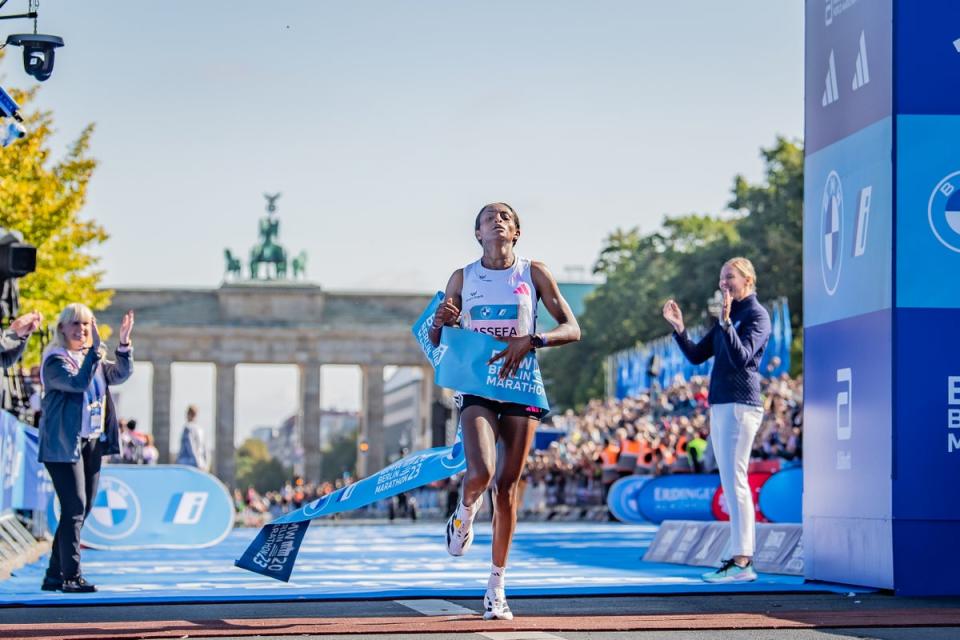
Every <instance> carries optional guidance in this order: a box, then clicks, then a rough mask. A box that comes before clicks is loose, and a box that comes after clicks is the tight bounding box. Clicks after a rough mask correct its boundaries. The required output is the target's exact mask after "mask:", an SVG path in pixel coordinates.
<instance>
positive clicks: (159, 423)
mask: <svg viewBox="0 0 960 640" xmlns="http://www.w3.org/2000/svg"><path fill="white" fill-rule="evenodd" d="M265 197H266V199H267V203H268V204H267V215H266V216H264V217H263V218H261V220H260V223H259V236H260V242H259V243H258V244H257V245H255V246H254V247H253V249H252V251H251V252H250V259H249V280H243V279H242V278H243V269H242V264H241V262H240V260H239V259H238V258H236V257H234V255H233V254H232V253H231V252H230V250H229V249H228V250H226V251H225V258H226V273H225V278H224V283H223V284H222V285H221V286H220V287H219V288H217V289H207V290H198V289H116V290H115V293H114V296H113V300H112V302H111V305H110V307H109V308H107V309H105V310H103V311H100V312H98V314H97V316H98V319H99V320H100V321H101V322H104V323H107V324H110V325H112V326H119V324H120V317H121V315H122V314H123V313H124V312H125V311H127V310H128V309H133V310H134V311H135V312H136V317H137V327H136V333H135V344H134V348H135V350H136V356H135V357H136V359H137V361H139V362H143V361H148V362H150V363H152V365H153V387H152V397H153V437H154V439H155V441H156V446H157V448H158V449H159V451H160V462H169V461H170V401H171V397H170V394H171V365H172V364H173V363H174V362H203V363H213V364H214V366H215V367H216V403H215V417H214V425H215V429H214V431H215V433H214V437H215V449H216V450H215V455H214V468H213V471H214V473H216V475H217V476H218V477H219V478H220V479H221V480H222V481H223V482H224V483H226V484H227V485H230V486H233V484H234V479H235V471H236V470H235V462H234V454H235V444H234V431H235V416H234V411H235V406H236V367H237V365H239V364H295V365H297V367H298V368H299V370H300V385H299V386H300V390H299V405H300V406H299V415H298V418H299V420H298V429H299V430H300V434H299V435H300V442H301V443H302V445H303V458H304V476H305V479H306V480H307V481H308V482H316V481H317V480H319V479H320V471H321V462H322V460H321V451H320V416H321V407H320V368H321V367H322V366H323V365H359V367H360V369H361V372H362V390H363V391H362V400H361V402H362V412H363V417H362V420H361V427H360V437H361V439H363V440H365V441H366V442H367V443H368V445H369V448H368V450H367V452H366V454H365V455H364V454H361V455H358V457H357V473H358V474H359V475H360V476H361V477H363V476H366V475H369V474H370V473H372V472H374V471H377V470H379V469H381V468H382V467H383V466H384V464H385V460H386V456H385V453H386V452H385V451H384V438H383V418H384V385H383V374H384V367H386V366H390V365H396V366H404V367H421V368H423V369H424V372H423V373H424V376H423V380H424V381H425V382H424V384H422V385H421V392H420V403H421V407H420V411H419V415H420V424H418V425H416V428H417V430H418V431H419V433H418V434H417V435H418V436H419V440H420V442H421V443H423V444H425V445H432V442H431V435H432V429H431V426H432V425H431V424H430V423H429V422H430V416H431V407H432V403H433V400H434V397H435V394H437V393H438V392H439V389H438V388H437V387H435V386H434V385H433V384H432V383H430V382H429V381H431V380H432V379H433V370H432V368H431V367H430V365H429V364H428V363H427V361H426V359H425V358H424V357H423V354H422V352H421V351H420V348H419V346H418V345H417V342H416V340H414V338H413V335H412V333H411V330H410V329H411V326H412V325H413V323H414V321H415V320H416V319H417V317H419V315H420V313H421V312H422V311H423V309H424V308H425V307H426V306H427V304H428V303H429V302H430V300H431V297H432V296H431V295H426V294H424V295H417V294H392V293H371V292H336V293H334V292H328V291H324V290H323V289H321V288H320V287H319V286H318V285H315V284H309V283H306V282H304V281H302V280H296V279H289V278H288V276H287V252H286V250H285V249H284V248H283V247H282V246H281V245H279V244H278V243H277V238H278V235H279V221H278V220H277V218H276V217H274V215H273V214H274V213H275V211H276V205H275V203H276V200H277V198H279V197H280V194H275V195H265ZM264 265H265V266H266V268H267V271H266V274H265V276H261V274H260V267H261V266H264ZM305 265H306V253H305V252H302V251H301V252H300V254H299V255H298V256H296V257H295V258H293V260H292V267H293V269H292V270H293V274H292V275H293V278H297V277H303V276H304V275H305ZM271 267H273V270H272V272H271V269H270V268H271ZM261 278H262V279H261ZM415 441H416V440H415Z"/></svg>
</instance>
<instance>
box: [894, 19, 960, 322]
mask: <svg viewBox="0 0 960 640" xmlns="http://www.w3.org/2000/svg"><path fill="white" fill-rule="evenodd" d="M957 32H958V36H960V26H958V27H957ZM956 64H957V69H958V73H960V53H958V54H957V63H956ZM955 77H956V75H955ZM958 148H960V116H899V117H897V267H896V271H897V306H898V307H935V308H951V309H956V308H960V278H957V277H956V274H957V273H960V154H958V153H957V149H958Z"/></svg>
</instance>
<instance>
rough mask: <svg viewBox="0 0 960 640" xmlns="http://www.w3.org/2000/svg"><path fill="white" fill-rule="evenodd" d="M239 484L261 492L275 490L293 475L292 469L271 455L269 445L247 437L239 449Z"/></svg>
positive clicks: (242, 487) (237, 453) (237, 456)
mask: <svg viewBox="0 0 960 640" xmlns="http://www.w3.org/2000/svg"><path fill="white" fill-rule="evenodd" d="M236 458H237V486H238V487H240V488H241V489H246V488H247V487H251V486H252V487H253V488H254V489H256V490H257V491H258V492H260V493H264V492H266V491H275V490H277V489H279V488H280V487H282V486H283V484H284V483H285V482H286V481H287V480H290V479H291V478H292V477H293V473H292V471H291V470H290V469H289V468H287V467H285V466H283V463H281V462H280V461H279V460H276V459H274V458H272V457H270V452H269V451H268V450H267V445H266V444H265V443H264V442H263V441H262V440H258V439H256V438H247V439H246V440H244V441H243V444H242V445H240V447H239V448H238V449H237V452H236Z"/></svg>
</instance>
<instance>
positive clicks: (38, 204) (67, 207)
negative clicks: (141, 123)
mask: <svg viewBox="0 0 960 640" xmlns="http://www.w3.org/2000/svg"><path fill="white" fill-rule="evenodd" d="M0 55H2V52H0ZM36 92H37V88H36V87H34V88H32V89H29V90H25V91H24V90H16V89H14V90H11V91H10V95H11V96H12V97H13V98H14V100H16V101H17V102H18V103H19V104H20V106H21V107H22V109H21V112H22V113H23V114H24V121H25V126H26V129H27V136H26V137H25V138H22V139H20V140H19V141H17V142H16V143H14V144H12V145H10V146H9V147H6V148H4V149H0V226H3V227H5V228H7V229H11V230H16V231H19V232H21V233H22V234H23V236H24V240H25V241H26V242H29V243H30V244H33V245H35V246H36V247H37V269H36V271H35V272H33V273H32V274H29V275H27V276H25V277H23V278H22V279H21V280H20V296H21V300H20V306H21V310H22V311H29V310H33V309H36V310H38V311H40V312H41V313H43V315H44V318H45V320H46V321H47V322H51V323H52V322H54V321H55V320H56V317H57V315H58V314H59V313H60V311H61V310H62V309H63V308H64V307H65V306H66V305H67V304H69V303H71V302H82V303H84V304H86V305H87V306H89V307H90V308H91V309H94V310H97V309H103V308H104V307H106V306H107V305H108V304H109V303H110V298H111V296H112V294H113V292H112V291H109V290H105V289H99V288H98V286H99V284H100V281H101V279H102V277H103V272H102V271H100V270H99V269H97V268H96V267H97V264H98V262H99V258H98V257H97V256H95V255H94V254H93V253H92V252H91V250H92V249H93V248H94V247H95V246H96V245H98V244H100V243H102V242H104V241H105V240H106V239H107V237H108V236H107V233H106V231H105V230H104V228H103V227H102V226H100V225H99V224H97V222H96V221H94V220H90V219H86V220H81V219H80V216H79V213H80V210H81V209H82V208H83V205H84V202H85V200H86V196H87V186H88V184H89V182H90V178H91V177H92V175H93V171H94V169H95V168H96V164H97V163H96V160H94V159H93V158H92V157H90V155H89V149H90V140H91V137H92V135H93V128H94V127H93V125H92V124H90V125H87V126H86V127H85V128H84V129H83V131H82V132H81V133H80V136H79V137H78V138H77V139H76V140H75V141H74V142H73V143H72V144H71V145H70V146H69V148H68V149H67V152H66V155H65V156H64V157H63V158H62V159H60V160H56V161H51V151H50V148H49V137H50V134H51V132H52V130H53V114H52V113H51V112H49V111H32V112H28V111H27V110H26V109H27V106H28V105H29V104H30V102H31V101H32V100H33V99H34V97H35V96H36ZM28 349H29V350H28V354H27V356H26V362H27V363H31V362H36V361H37V358H38V356H39V341H37V340H31V341H30V344H29V346H28Z"/></svg>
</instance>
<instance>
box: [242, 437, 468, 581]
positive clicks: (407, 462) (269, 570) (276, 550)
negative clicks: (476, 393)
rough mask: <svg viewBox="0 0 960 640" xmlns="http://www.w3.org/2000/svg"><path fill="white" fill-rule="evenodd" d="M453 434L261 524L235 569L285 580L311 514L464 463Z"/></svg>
mask: <svg viewBox="0 0 960 640" xmlns="http://www.w3.org/2000/svg"><path fill="white" fill-rule="evenodd" d="M459 435H460V434H459V432H458V433H457V441H456V442H455V443H454V445H453V446H451V447H435V448H433V449H426V450H424V451H418V452H417V453H413V454H410V455H409V456H407V457H406V458H403V459H402V460H398V461H397V462H395V463H393V464H392V465H390V466H389V467H387V468H386V469H381V470H380V471H378V472H377V473H375V474H373V475H372V476H368V477H366V478H364V479H363V480H360V481H358V482H355V483H353V484H351V485H348V486H346V487H343V488H342V489H338V490H337V491H334V492H333V493H331V494H329V495H326V496H323V497H322V498H320V499H318V500H314V501H313V502H311V503H310V504H308V505H307V506H305V507H303V508H302V509H297V510H296V511H294V512H292V513H288V514H287V515H285V516H283V517H281V518H278V519H277V520H275V521H274V522H272V523H271V524H268V525H265V526H264V527H263V528H262V529H261V530H260V533H259V534H257V537H256V538H254V540H253V542H252V543H250V546H249V547H247V550H246V551H244V552H243V555H242V556H240V559H239V560H237V561H236V562H235V563H234V564H235V565H236V566H238V567H240V568H241V569H247V570H248V571H253V572H256V573H260V574H263V575H265V576H269V577H271V578H276V579H277V580H283V581H284V582H287V581H289V580H290V573H291V572H292V571H293V564H294V562H295V561H296V558H297V552H298V551H299V550H300V543H301V542H302V541H303V536H304V534H305V533H306V532H307V527H309V526H310V521H311V520H313V519H314V518H320V517H322V516H329V515H333V514H334V513H340V512H341V511H350V510H351V509H357V508H359V507H364V506H366V505H368V504H371V503H373V502H376V501H377V500H382V499H384V498H389V497H392V496H395V495H398V494H401V493H404V492H407V491H410V490H412V489H416V488H417V487H422V486H423V485H425V484H428V483H430V482H436V481H437V480H442V479H444V478H449V477H450V476H452V475H453V474H455V473H458V472H460V471H463V470H464V469H465V468H466V466H467V464H466V459H465V458H464V456H463V444H462V443H461V441H460V437H459Z"/></svg>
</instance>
